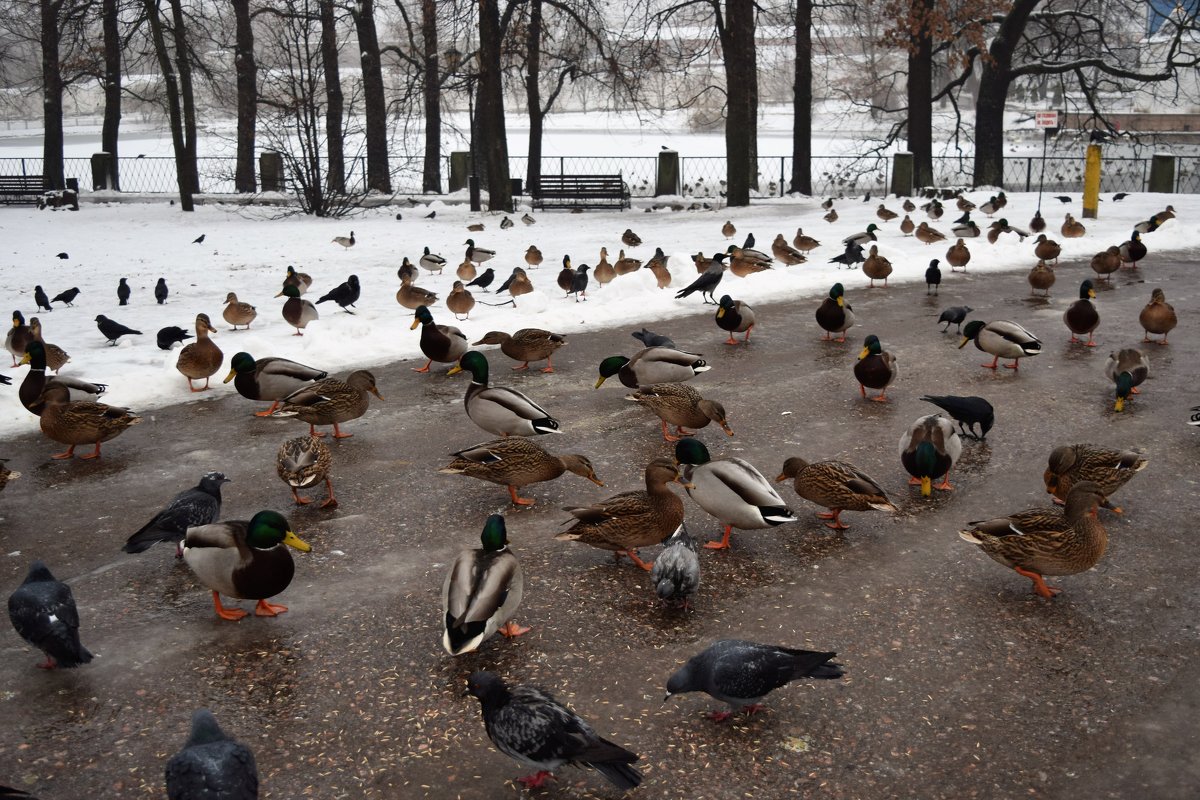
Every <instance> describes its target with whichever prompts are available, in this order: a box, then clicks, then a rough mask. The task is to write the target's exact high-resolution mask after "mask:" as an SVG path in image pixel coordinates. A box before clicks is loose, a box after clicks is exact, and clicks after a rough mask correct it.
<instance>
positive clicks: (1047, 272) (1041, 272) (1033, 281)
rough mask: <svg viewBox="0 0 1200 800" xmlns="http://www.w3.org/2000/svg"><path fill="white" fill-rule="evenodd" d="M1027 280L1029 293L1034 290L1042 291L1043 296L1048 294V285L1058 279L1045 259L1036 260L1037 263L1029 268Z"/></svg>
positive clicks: (1051, 284)
mask: <svg viewBox="0 0 1200 800" xmlns="http://www.w3.org/2000/svg"><path fill="white" fill-rule="evenodd" d="M1026 277H1027V278H1028V280H1029V287H1030V291H1029V293H1030V294H1033V293H1034V292H1038V291H1040V292H1042V296H1043V297H1049V296H1050V287H1051V286H1053V285H1054V282H1055V281H1056V280H1058V278H1057V276H1055V274H1054V270H1053V269H1051V268H1050V265H1049V264H1047V263H1046V262H1045V261H1039V262H1037V265H1036V266H1035V267H1034V268H1033V269H1031V270H1029V275H1027V276H1026Z"/></svg>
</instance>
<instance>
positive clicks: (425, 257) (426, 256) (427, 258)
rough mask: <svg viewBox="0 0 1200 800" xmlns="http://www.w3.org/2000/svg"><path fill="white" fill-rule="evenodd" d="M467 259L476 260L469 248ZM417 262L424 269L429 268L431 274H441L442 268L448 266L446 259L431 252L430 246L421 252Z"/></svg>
mask: <svg viewBox="0 0 1200 800" xmlns="http://www.w3.org/2000/svg"><path fill="white" fill-rule="evenodd" d="M467 241H468V242H469V241H471V240H470V239H468V240H467ZM467 260H468V261H474V260H475V259H473V258H471V252H470V250H469V249H468V251H467ZM417 263H418V264H420V265H421V267H422V268H423V269H426V270H429V273H430V274H431V275H432V274H433V273H435V272H436V273H437V274H438V275H441V274H442V270H444V269H445V268H446V259H444V258H442V257H441V256H439V255H438V254H437V253H431V252H429V248H428V247H426V248H425V249H424V251H423V252H422V253H421V257H420V258H419V259H417Z"/></svg>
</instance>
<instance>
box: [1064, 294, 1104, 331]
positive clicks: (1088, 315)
mask: <svg viewBox="0 0 1200 800" xmlns="http://www.w3.org/2000/svg"><path fill="white" fill-rule="evenodd" d="M1095 296H1096V288H1095V287H1094V286H1093V285H1092V282H1091V281H1088V280H1085V281H1084V282H1083V283H1081V284H1079V299H1078V300H1076V301H1075V302H1074V303H1071V305H1069V306H1067V310H1066V311H1064V312H1063V322H1064V323H1066V326H1067V328H1068V329H1070V331H1071V340H1070V341H1071V344H1078V343H1079V339H1078V336H1079V335H1082V334H1085V333H1086V334H1087V335H1088V340H1087V341H1086V342H1084V344H1086V345H1087V346H1088V347H1095V346H1096V340H1095V339H1094V338H1093V337H1092V333H1093V332H1094V331H1095V330H1096V328H1097V327H1098V326H1099V325H1100V312H1098V311H1096V307H1095V306H1094V305H1092V298H1094V297H1095Z"/></svg>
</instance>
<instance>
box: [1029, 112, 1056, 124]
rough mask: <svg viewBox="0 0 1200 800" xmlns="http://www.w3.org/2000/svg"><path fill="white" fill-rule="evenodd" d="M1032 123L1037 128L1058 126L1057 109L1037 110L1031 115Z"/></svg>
mask: <svg viewBox="0 0 1200 800" xmlns="http://www.w3.org/2000/svg"><path fill="white" fill-rule="evenodd" d="M1033 121H1034V124H1035V125H1036V126H1037V127H1039V128H1057V127H1058V112H1057V111H1038V112H1036V113H1035V114H1034V117H1033Z"/></svg>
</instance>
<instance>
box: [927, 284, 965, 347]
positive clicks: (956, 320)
mask: <svg viewBox="0 0 1200 800" xmlns="http://www.w3.org/2000/svg"><path fill="white" fill-rule="evenodd" d="M940 271H941V270H939V272H940ZM925 291H926V293H928V291H929V289H928V287H927V288H926V290H925ZM974 310H975V309H973V308H971V307H970V306H950V308H947V309H946V310H945V311H943V312H942V315H941V316H940V317H938V322H944V323H946V325H945V327H943V328H942V333H945V332H946V331H947V330H949V329H950V325H951V323H953V324H955V325H957V326H958V332H959V333H962V324H963V320H965V319H966V318H967V314H970V313H971V312H972V311H974Z"/></svg>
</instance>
